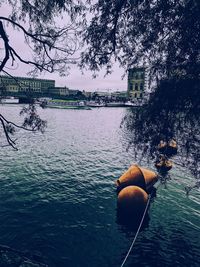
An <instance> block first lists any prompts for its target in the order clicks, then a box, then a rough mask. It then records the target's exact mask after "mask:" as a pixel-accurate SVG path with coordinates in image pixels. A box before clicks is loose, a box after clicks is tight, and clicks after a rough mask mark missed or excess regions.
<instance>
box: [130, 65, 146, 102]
mask: <svg viewBox="0 0 200 267" xmlns="http://www.w3.org/2000/svg"><path fill="white" fill-rule="evenodd" d="M146 78H147V77H146V71H145V68H144V67H141V68H132V69H129V71H128V90H127V94H128V97H129V99H130V100H132V101H134V100H138V99H143V97H144V94H145V86H146Z"/></svg>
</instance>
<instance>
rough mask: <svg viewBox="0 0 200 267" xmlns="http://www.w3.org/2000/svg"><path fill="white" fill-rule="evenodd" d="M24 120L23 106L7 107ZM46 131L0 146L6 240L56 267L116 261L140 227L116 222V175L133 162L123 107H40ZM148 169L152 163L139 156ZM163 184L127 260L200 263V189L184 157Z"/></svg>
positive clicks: (2, 239) (0, 217)
mask: <svg viewBox="0 0 200 267" xmlns="http://www.w3.org/2000/svg"><path fill="white" fill-rule="evenodd" d="M0 109H1V113H2V114H5V115H6V116H7V118H8V119H12V120H14V121H19V120H20V118H19V116H18V113H19V111H20V107H19V106H1V107H0ZM39 112H40V114H41V116H42V117H43V118H45V119H46V120H47V121H48V128H47V130H46V132H45V133H44V134H41V133H29V132H17V133H16V135H15V137H16V138H18V140H17V144H18V148H19V150H18V151H14V150H12V149H11V148H1V151H0V160H1V161H0V162H1V164H0V188H1V190H0V244H3V245H7V246H10V247H12V248H15V249H18V250H20V251H29V252H31V253H32V254H36V255H39V256H40V257H41V259H42V260H43V261H44V262H46V263H47V264H48V265H49V266H50V267H67V266H69V267H79V266H81V267H117V266H120V265H121V263H122V261H123V259H124V257H125V255H126V253H127V251H128V249H129V247H130V245H131V242H132V240H133V238H134V234H135V232H134V231H130V229H128V228H126V227H125V226H122V225H120V224H119V222H118V220H117V215H116V200H117V196H116V191H115V185H114V181H115V179H117V178H118V177H119V176H120V175H121V174H122V173H123V172H124V171H125V170H126V169H127V168H128V167H129V166H130V165H131V164H132V163H137V161H136V160H135V158H134V155H133V154H132V153H131V150H130V151H128V152H127V151H126V143H127V142H126V136H125V134H124V132H123V129H122V128H120V123H121V120H122V118H123V117H124V116H125V115H126V112H127V109H126V108H98V109H92V110H56V109H45V110H39ZM142 165H143V166H144V167H149V168H151V169H152V168H153V163H151V161H150V162H148V161H147V159H143V161H142ZM170 175H171V180H169V181H168V182H167V184H163V185H162V184H161V185H160V186H159V187H158V189H157V192H156V197H155V198H154V200H153V201H152V203H151V205H150V209H149V222H148V225H147V226H146V227H145V228H144V229H143V230H142V231H141V232H140V234H139V236H138V239H137V241H136V243H135V246H134V247H133V250H132V252H131V254H130V256H129V258H128V260H127V262H126V265H125V266H129V267H130V266H145V267H148V266H149V267H156V266H159V267H160V266H166V267H169V266H176V267H177V266H181V267H188V266H192V267H197V266H198V267H199V266H200V238H199V233H200V209H199V208H200V200H199V191H197V190H196V191H195V190H194V191H193V192H192V193H191V195H190V196H189V197H187V196H186V194H185V190H184V186H186V185H189V184H191V182H193V181H194V178H193V177H191V175H190V174H189V173H188V172H187V170H186V169H183V168H182V167H180V166H179V165H178V164H177V165H175V166H174V168H173V169H172V170H171V171H170Z"/></svg>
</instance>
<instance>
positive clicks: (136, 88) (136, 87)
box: [135, 83, 138, 91]
mask: <svg viewBox="0 0 200 267" xmlns="http://www.w3.org/2000/svg"><path fill="white" fill-rule="evenodd" d="M135 91H138V84H137V83H136V84H135Z"/></svg>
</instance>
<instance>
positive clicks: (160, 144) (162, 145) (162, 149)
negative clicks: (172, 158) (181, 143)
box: [158, 140, 167, 152]
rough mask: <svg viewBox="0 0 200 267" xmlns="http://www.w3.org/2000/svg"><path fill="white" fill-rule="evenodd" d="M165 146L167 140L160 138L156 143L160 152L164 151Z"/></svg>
mask: <svg viewBox="0 0 200 267" xmlns="http://www.w3.org/2000/svg"><path fill="white" fill-rule="evenodd" d="M166 148H167V142H165V141H163V140H160V143H159V144H158V150H159V151H160V152H164V151H165V150H166Z"/></svg>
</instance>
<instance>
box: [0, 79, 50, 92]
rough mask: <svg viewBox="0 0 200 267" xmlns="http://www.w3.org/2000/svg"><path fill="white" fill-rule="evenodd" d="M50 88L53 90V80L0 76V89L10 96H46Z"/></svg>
mask: <svg viewBox="0 0 200 267" xmlns="http://www.w3.org/2000/svg"><path fill="white" fill-rule="evenodd" d="M50 88H55V80H48V79H35V78H26V77H9V76H3V75H1V76H0V89H2V90H4V92H6V93H10V94H15V93H33V94H46V93H48V92H49V90H50Z"/></svg>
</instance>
